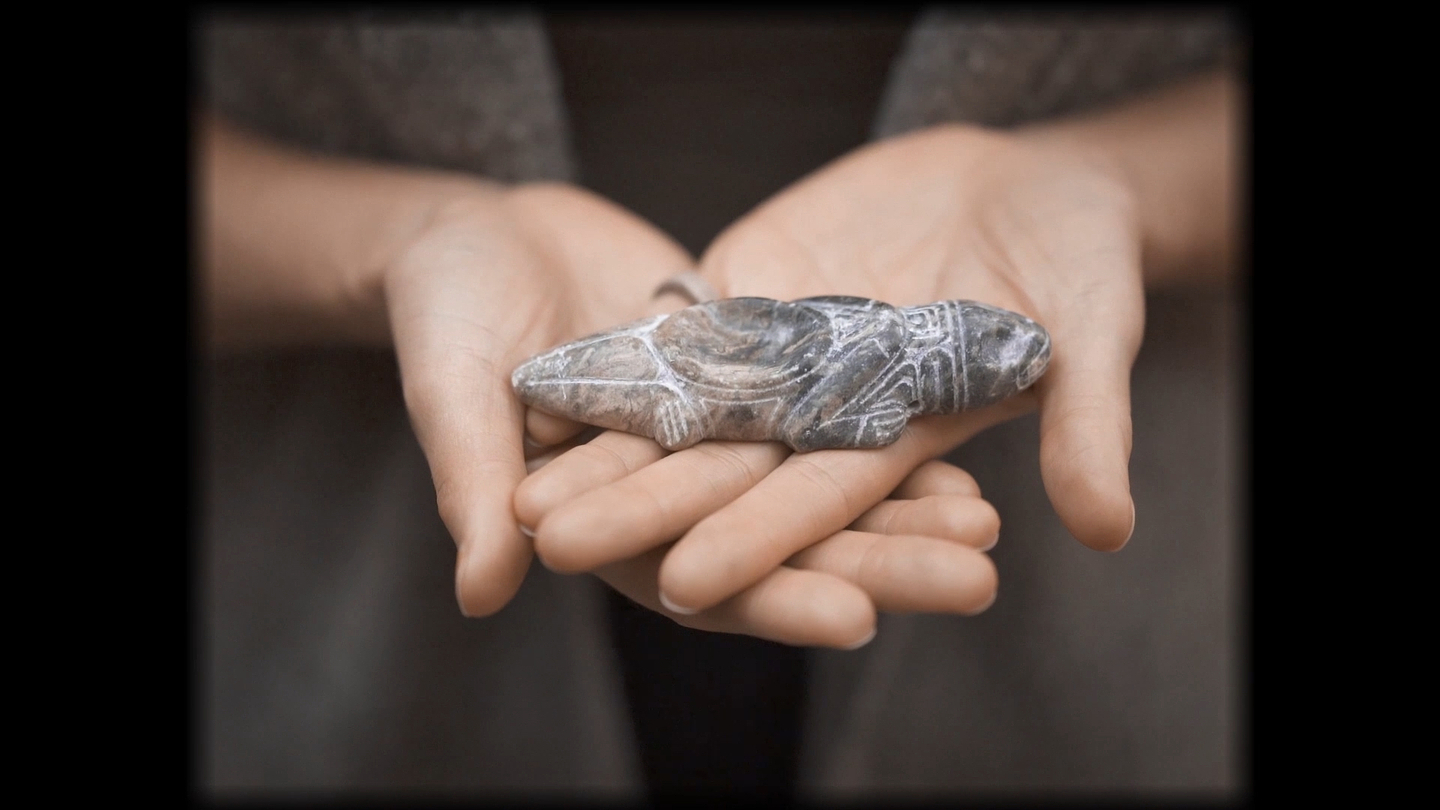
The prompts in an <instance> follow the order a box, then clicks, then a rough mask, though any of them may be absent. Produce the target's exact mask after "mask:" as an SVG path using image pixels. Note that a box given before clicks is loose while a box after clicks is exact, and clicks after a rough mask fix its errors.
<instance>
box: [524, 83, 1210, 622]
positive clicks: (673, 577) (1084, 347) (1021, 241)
mask: <svg viewBox="0 0 1440 810" xmlns="http://www.w3.org/2000/svg"><path fill="white" fill-rule="evenodd" d="M1237 96H1238V89H1237V87H1236V85H1235V83H1234V81H1233V80H1232V79H1230V78H1228V77H1225V76H1214V77H1207V78H1206V79H1203V80H1200V81H1197V82H1192V83H1190V84H1187V85H1183V86H1180V87H1176V88H1170V89H1168V90H1166V91H1164V92H1162V93H1160V94H1157V95H1155V96H1153V97H1150V98H1145V99H1141V100H1139V101H1136V102H1132V103H1130V104H1127V105H1125V106H1123V107H1121V108H1118V109H1116V110H1112V111H1108V112H1105V113H1101V114H1099V115H1096V116H1091V117H1087V118H1083V119H1077V120H1073V121H1066V122H1058V123H1054V124H1049V125H1046V126H1043V127H1036V128H1031V129H1026V130H1020V131H1017V132H1013V133H1006V132H996V131H988V130H983V129H979V128H973V127H965V126H942V127H935V128H931V129H927V130H923V131H920V132H918V133H915V134H912V135H908V136H904V137H899V138H894V139H891V140H888V141H885V142H881V143H878V144H873V145H870V146H867V147H865V148H863V149H860V150H857V151H856V152H853V153H851V154H850V155H847V156H846V157H844V158H842V159H840V160H838V161H836V162H834V163H832V164H830V165H829V166H826V167H824V168H822V169H820V170H819V171H817V172H816V173H815V174H813V175H811V176H810V177H808V178H805V179H803V180H801V181H800V182H798V183H797V184H795V185H794V186H791V187H790V188H788V189H786V190H784V191H782V192H781V193H780V194H778V195H777V196H776V197H774V198H772V199H771V200H769V201H768V202H766V203H765V204H763V205H761V206H760V207H759V208H757V209H756V210H755V211H753V212H752V213H751V214H749V215H747V216H746V217H744V218H743V219H741V220H740V221H738V222H737V223H735V224H734V225H733V226H732V227H730V228H729V229H728V230H727V231H725V232H724V233H723V234H722V235H721V236H720V237H719V238H718V239H717V240H716V241H715V243H714V244H713V245H712V246H711V248H710V249H709V250H707V251H706V253H705V255H704V256H703V257H702V259H701V262H700V269H701V273H702V274H703V275H704V276H705V277H706V278H708V279H709V280H710V281H711V282H712V284H713V285H714V286H715V287H716V288H717V289H718V290H719V291H720V293H721V294H722V295H725V296H739V295H756V296H764V297H770V298H776V299H780V300H793V299H796V298H801V297H804V296H810V295H818V294H824V293H831V294H846V295H860V296H866V297H872V298H877V299H881V300H885V301H888V302H891V303H894V304H897V305H909V304H915V303H920V302H925V301H934V300H940V299H951V298H968V299H974V300H980V301H985V302H987V303H991V304H994V305H997V306H1000V307H1003V308H1006V309H1011V310H1014V311H1017V312H1020V313H1023V314H1025V315H1028V316H1030V317H1032V318H1034V319H1035V320H1037V321H1039V322H1040V323H1041V324H1043V325H1044V326H1045V327H1046V328H1048V329H1049V330H1050V333H1051V335H1052V338H1053V341H1054V350H1053V358H1052V361H1051V366H1050V370H1049V371H1048V372H1047V374H1046V376H1045V377H1044V378H1042V379H1041V381H1040V382H1039V383H1038V384H1037V385H1036V386H1035V387H1034V388H1033V389H1031V391H1028V392H1026V394H1025V395H1022V396H1021V397H1017V398H1016V399H1015V400H1012V401H1010V402H1008V403H1005V404H1004V405H1003V406H1002V407H1001V408H997V409H995V411H994V412H991V413H985V414H983V415H982V414H967V415H962V416H958V417H945V418H933V419H920V420H916V421H915V422H913V423H912V424H911V426H910V428H909V429H907V431H906V433H905V434H904V435H903V436H902V438H901V440H900V441H899V442H897V443H896V444H895V445H892V446H891V447H887V448H883V449H880V450H870V451H859V450H850V451H825V452H821V453H814V454H806V455H796V456H788V457H785V458H784V459H783V460H780V461H778V462H777V461H776V455H777V453H778V454H779V455H784V453H783V451H776V452H772V453H769V454H765V453H760V452H758V451H757V452H754V453H750V454H745V455H740V456H737V455H734V454H728V453H727V454H718V455H717V456H716V457H715V458H705V457H703V456H700V455H698V454H701V453H705V452H707V451H706V448H705V447H704V445H701V446H699V447H697V448H694V449H692V450H685V451H681V452H680V453H677V454H675V455H673V456H668V457H664V456H663V454H662V453H661V452H660V451H659V450H658V449H655V450H650V449H649V448H645V449H644V450H641V449H638V448H636V449H632V451H631V452H632V455H630V456H628V457H627V460H626V462H625V466H626V467H627V468H628V470H629V471H628V473H627V474H625V475H624V477H618V478H617V476H619V475H620V472H619V471H618V470H617V469H615V468H614V466H613V465H610V463H609V462H604V463H601V462H600V461H599V460H598V459H596V458H595V457H594V456H593V455H586V456H579V457H576V458H574V459H567V458H565V457H563V456H562V457H561V459H560V463H557V464H556V465H553V466H552V467H549V468H545V469H542V470H540V471H539V472H537V473H535V474H533V475H532V476H531V478H530V479H528V480H527V481H526V482H525V483H524V484H522V486H521V488H520V490H519V491H518V493H517V499H516V507H517V514H518V515H519V516H520V518H521V520H522V521H524V522H526V524H527V525H530V526H534V527H536V528H535V533H536V547H537V550H538V551H539V553H540V554H541V556H542V557H544V558H545V559H547V560H548V561H552V562H555V561H558V562H559V564H560V565H562V566H563V567H564V568H565V569H567V570H586V569H587V568H588V567H589V566H593V565H597V564H603V563H605V562H606V561H608V560H611V559H619V558H621V557H622V556H624V555H627V554H632V553H634V552H635V551H636V550H637V549H640V548H642V547H649V548H652V549H659V548H661V547H662V544H669V545H668V549H669V550H668V551H667V552H666V553H665V555H664V557H663V560H661V562H660V565H659V568H658V572H657V573H658V578H659V582H658V585H659V589H660V591H661V593H662V594H664V597H665V602H664V603H665V604H666V605H668V606H670V607H671V608H672V610H673V611H680V612H684V611H694V610H705V609H707V608H709V607H711V606H713V605H715V604H718V603H720V602H721V601H723V600H725V599H728V598H730V597H731V596H732V595H733V594H734V593H736V592H737V591H739V590H740V589H743V588H746V587H750V586H751V584H752V583H754V582H756V581H757V580H758V579H759V578H760V577H763V576H765V575H766V572H769V571H772V570H774V568H773V567H774V566H775V565H779V564H781V563H783V562H784V561H787V560H791V561H794V560H797V559H808V557H806V556H805V555H804V554H802V552H805V551H806V549H809V548H810V547H811V546H812V544H813V543H815V541H816V540H818V539H820V538H823V537H827V536H831V535H832V533H833V532H836V531H838V530H841V529H842V528H843V527H844V526H846V525H850V524H851V523H852V522H853V521H856V520H858V519H861V518H862V516H864V515H866V514H867V512H868V510H870V509H871V508H872V507H873V505H874V504H875V503H876V502H877V501H879V500H880V499H881V498H883V497H884V495H885V493H886V492H888V491H889V488H890V487H893V486H894V485H895V484H896V483H897V482H899V481H901V480H902V479H904V477H905V475H906V474H907V473H908V472H909V471H910V470H912V469H914V468H915V467H916V465H918V464H921V463H923V462H924V461H926V460H927V459H930V458H933V457H935V456H938V455H941V454H943V453H945V452H947V451H949V450H950V449H952V448H953V447H955V446H956V445H957V444H959V443H960V442H962V441H964V440H965V439H966V438H968V437H969V436H971V435H973V434H974V433H975V432H977V431H978V430H979V429H982V428H983V427H986V426H988V425H989V424H994V423H995V422H996V421H999V420H1000V419H1004V418H1009V417H1011V416H1014V415H1018V414H1019V413H1023V412H1024V411H1025V410H1026V409H1029V408H1038V409H1039V411H1040V430H1041V458H1040V466H1041V471H1042V474H1043V476H1044V481H1045V485H1046V491H1047V493H1048V495H1049V496H1050V499H1051V501H1052V504H1053V505H1054V508H1055V510H1056V512H1057V514H1058V515H1059V516H1060V518H1061V519H1062V521H1064V523H1065V525H1066V527H1067V528H1068V529H1069V530H1070V531H1071V533H1072V534H1073V535H1074V536H1075V537H1076V538H1077V539H1079V540H1080V541H1081V542H1082V543H1084V544H1085V545H1087V546H1089V547H1091V548H1093V549H1097V550H1103V551H1115V550H1118V549H1120V548H1121V547H1123V546H1124V545H1125V543H1126V542H1127V541H1128V540H1129V537H1130V535H1131V534H1132V532H1133V529H1134V525H1135V519H1136V514H1135V507H1134V504H1133V502H1132V501H1131V498H1130V491H1129V474H1128V462H1129V455H1130V449H1131V447H1130V441H1131V427H1130V400H1129V397H1130V392H1129V373H1130V368H1131V365H1132V364H1133V361H1134V359H1135V355H1136V353H1137V351H1138V350H1139V346H1140V339H1141V335H1142V333H1143V328H1144V298H1143V292H1144V288H1145V285H1146V284H1150V285H1152V286H1160V285H1165V284H1174V283H1184V282H1215V281H1220V280H1223V279H1224V278H1225V276H1226V274H1227V273H1228V272H1230V270H1231V268H1232V267H1233V266H1234V254H1235V230H1236V228H1235V222H1234V219H1235V213H1236V207H1237V206H1236V204H1235V201H1234V197H1235V177H1234V171H1235V170H1234V163H1235V150H1234V140H1235V137H1234V126H1235V121H1236V117H1237V114H1236V110H1235V107H1236V105H1237ZM534 427H535V428H536V429H537V430H550V431H554V432H552V433H550V434H549V436H550V437H551V438H554V437H555V436H557V435H559V434H560V433H562V432H563V425H557V424H556V423H546V424H536V425H534ZM601 438H602V440H603V439H604V438H605V437H601ZM837 453H838V454H842V455H836V454H837ZM662 458H663V460H662ZM682 459H683V460H682ZM662 464H663V465H666V472H667V473H668V472H669V470H670V469H671V468H673V469H686V470H688V471H689V476H688V477H684V476H676V475H669V474H663V473H658V472H648V467H649V466H650V465H654V466H657V467H658V466H660V465H662ZM592 465H593V466H592ZM602 468H603V470H602ZM555 478H563V480H564V484H563V485H557V484H556V483H554V479H555ZM696 481H703V482H705V487H704V488H703V489H701V490H699V491H698V492H697V491H695V490H694V489H693V488H694V487H695V482H696ZM581 492H583V493H585V494H584V495H583V496H579V493H581ZM692 521H693V523H692V524H691V525H690V526H689V528H688V530H683V533H682V529H683V527H684V524H686V523H691V522H692ZM677 536H678V537H679V540H678V542H673V544H670V543H671V541H673V540H674V539H675V538H676V537H677Z"/></svg>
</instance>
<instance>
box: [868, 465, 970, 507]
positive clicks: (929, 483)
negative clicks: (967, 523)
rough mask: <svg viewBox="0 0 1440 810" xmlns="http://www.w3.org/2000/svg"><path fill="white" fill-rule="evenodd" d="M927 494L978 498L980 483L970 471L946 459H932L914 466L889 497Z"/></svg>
mask: <svg viewBox="0 0 1440 810" xmlns="http://www.w3.org/2000/svg"><path fill="white" fill-rule="evenodd" d="M927 495H969V496H971V497H975V498H978V497H980V485H979V484H978V483H976V481H975V477H974V476H973V475H971V474H970V473H968V472H965V471H964V470H962V469H960V468H959V467H956V466H955V465H954V464H951V463H949V462H948V461H941V460H940V459H934V460H932V461H927V462H925V463H924V464H921V465H920V466H919V467H916V468H915V472H912V473H910V474H909V475H907V476H906V477H905V480H904V481H901V482H900V486H898V487H896V488H895V491H894V492H893V493H891V494H890V497H891V498H897V499H911V498H923V497H925V496H927Z"/></svg>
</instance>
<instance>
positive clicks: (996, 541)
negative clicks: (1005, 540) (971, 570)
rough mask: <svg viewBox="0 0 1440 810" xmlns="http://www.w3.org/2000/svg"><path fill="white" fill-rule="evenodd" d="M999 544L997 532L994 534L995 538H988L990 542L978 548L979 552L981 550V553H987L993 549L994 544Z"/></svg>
mask: <svg viewBox="0 0 1440 810" xmlns="http://www.w3.org/2000/svg"><path fill="white" fill-rule="evenodd" d="M999 542H1000V533H999V532H996V533H995V536H994V537H992V538H990V542H989V543H988V544H987V545H984V546H981V547H980V550H981V551H989V550H990V549H992V548H994V547H995V544H996V543H999Z"/></svg>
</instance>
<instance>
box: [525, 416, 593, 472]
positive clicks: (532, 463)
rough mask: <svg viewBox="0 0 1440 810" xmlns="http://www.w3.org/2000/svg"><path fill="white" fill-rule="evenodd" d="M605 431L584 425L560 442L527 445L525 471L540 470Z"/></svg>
mask: <svg viewBox="0 0 1440 810" xmlns="http://www.w3.org/2000/svg"><path fill="white" fill-rule="evenodd" d="M603 432H604V431H603V430H601V429H599V428H595V427H591V426H589V425H584V426H582V430H581V431H580V432H579V433H577V434H576V435H574V436H572V437H570V439H569V440H567V441H564V442H561V443H560V444H557V445H554V446H551V447H542V448H531V447H528V446H527V447H526V450H525V471H526V472H527V473H534V472H535V471H536V470H539V469H540V468H541V467H544V466H545V465H546V464H549V463H550V462H552V461H554V460H555V459H557V458H559V457H561V456H563V455H565V454H566V453H568V452H570V451H571V450H574V449H575V448H577V447H579V446H580V445H582V444H585V443H587V442H590V441H593V440H594V439H595V437H597V436H599V435H600V434H601V433H603Z"/></svg>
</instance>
